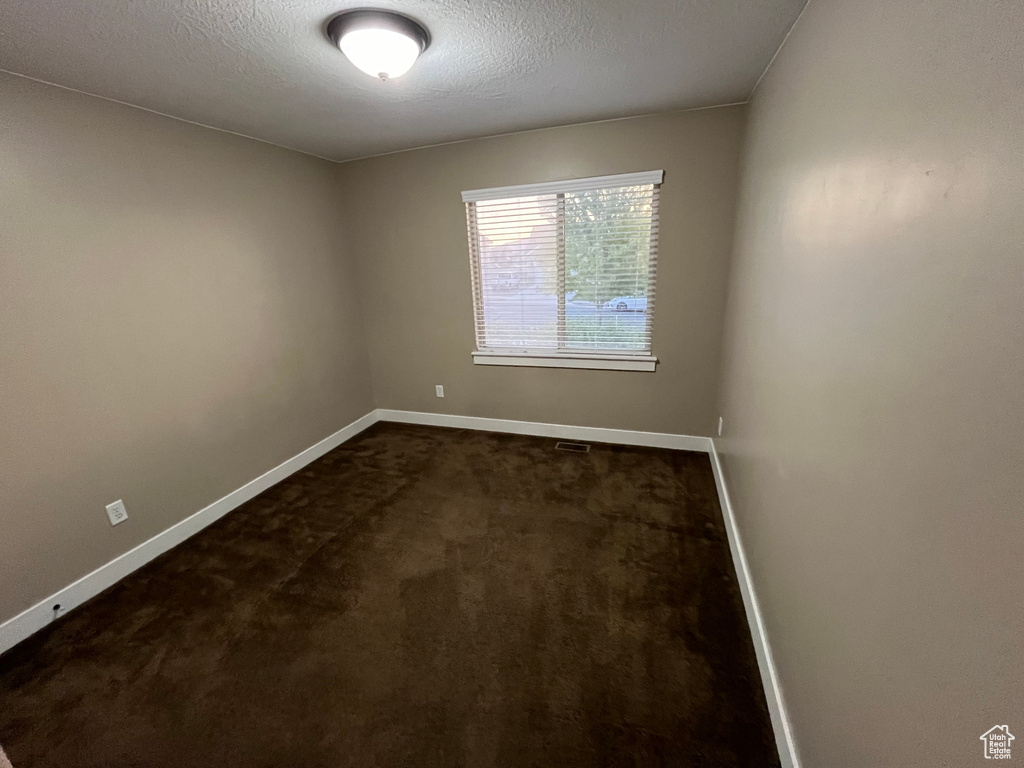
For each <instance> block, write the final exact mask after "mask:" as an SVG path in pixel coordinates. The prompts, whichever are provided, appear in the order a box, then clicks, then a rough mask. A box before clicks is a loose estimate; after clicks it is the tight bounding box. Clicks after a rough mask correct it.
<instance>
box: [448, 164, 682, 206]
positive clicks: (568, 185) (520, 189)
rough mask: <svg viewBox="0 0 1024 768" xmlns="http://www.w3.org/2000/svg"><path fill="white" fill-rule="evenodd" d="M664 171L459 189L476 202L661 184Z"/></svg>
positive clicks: (467, 201)
mask: <svg viewBox="0 0 1024 768" xmlns="http://www.w3.org/2000/svg"><path fill="white" fill-rule="evenodd" d="M664 178H665V172H664V171H640V172H639V173H617V174H614V175H612V176H590V177H589V178H585V179H565V180H564V181H542V182H540V183H538V184H517V185H516V186H512V187H489V188H487V189H470V190H467V191H465V192H463V193H462V202H464V203H475V202H478V201H480V200H501V199H503V198H506V197H529V196H532V195H557V194H558V193H560V192H582V191H585V190H590V189H603V188H606V187H633V186H641V185H643V184H661V183H662V180H663V179H664Z"/></svg>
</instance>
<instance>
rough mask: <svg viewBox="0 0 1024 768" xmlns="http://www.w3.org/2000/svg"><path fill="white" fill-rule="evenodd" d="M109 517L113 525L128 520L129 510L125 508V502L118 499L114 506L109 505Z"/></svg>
mask: <svg viewBox="0 0 1024 768" xmlns="http://www.w3.org/2000/svg"><path fill="white" fill-rule="evenodd" d="M107 517H109V518H110V524H111V525H117V524H118V523H123V522H124V521H125V520H127V519H128V510H127V509H125V508H124V502H123V501H121V500H120V499H118V500H117V501H115V502H114V503H113V504H107Z"/></svg>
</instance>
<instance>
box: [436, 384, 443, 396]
mask: <svg viewBox="0 0 1024 768" xmlns="http://www.w3.org/2000/svg"><path fill="white" fill-rule="evenodd" d="M434 392H435V393H436V394H437V396H438V397H444V385H442V384H435V385H434Z"/></svg>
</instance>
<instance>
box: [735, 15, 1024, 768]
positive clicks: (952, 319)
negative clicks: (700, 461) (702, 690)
mask: <svg viewBox="0 0 1024 768" xmlns="http://www.w3.org/2000/svg"><path fill="white" fill-rule="evenodd" d="M1021 30H1024V5H1022V4H1021V3H1020V2H1019V0H989V1H987V2H982V3H963V2H959V1H958V0H931V2H898V3H893V2H888V1H887V0H811V2H810V5H809V6H808V8H807V10H806V11H805V13H804V16H803V18H802V19H801V20H800V21H799V23H798V24H797V26H796V29H795V30H794V32H793V34H792V35H791V36H790V38H789V41H788V42H787V43H786V45H785V47H784V48H783V50H782V52H781V54H780V55H779V57H778V58H777V60H776V62H775V64H774V65H773V67H772V68H771V70H770V71H769V73H768V75H767V77H766V78H765V80H764V81H763V82H762V84H761V86H760V88H759V90H758V92H757V94H756V96H755V98H754V100H753V103H752V105H751V113H750V122H749V126H748V139H747V145H746V152H745V160H744V173H743V179H742V182H741V203H740V212H739V225H738V231H737V238H736V240H737V245H736V256H735V261H734V267H733V275H732V278H731V288H730V304H729V310H728V321H727V328H728V330H727V345H726V349H727V352H726V355H725V358H726V362H725V365H724V374H723V399H722V408H723V413H724V415H725V431H726V437H727V440H725V441H724V443H723V445H724V447H725V453H726V466H727V473H728V478H729V481H730V485H731V491H732V492H733V495H734V501H735V503H736V507H737V515H738V518H739V525H740V529H741V532H742V534H743V536H744V539H745V543H746V545H747V548H748V550H749V556H750V562H751V566H752V569H753V576H754V580H755V583H756V586H757V589H758V591H759V597H760V598H761V601H762V604H763V608H764V610H765V614H766V621H767V627H768V631H769V636H770V639H771V642H772V646H773V649H774V651H775V653H776V656H777V661H778V664H779V668H780V674H781V680H782V685H783V689H784V692H785V695H786V698H787V700H788V703H789V707H790V710H791V714H792V717H793V720H794V725H795V731H796V736H797V739H798V742H799V746H800V748H801V751H802V754H803V758H804V766H805V768H818V767H819V766H821V767H823V766H831V767H839V766H858V767H861V766H863V768H878V767H879V766H891V767H895V766H939V765H942V766H968V765H982V764H984V763H987V762H989V761H986V760H985V759H984V758H983V756H982V752H981V749H982V743H981V741H979V738H978V737H979V736H980V735H981V734H982V733H983V732H984V731H986V730H988V729H989V728H990V727H992V726H993V725H996V724H1004V723H1005V724H1008V725H1009V726H1010V730H1011V732H1013V733H1015V734H1016V736H1017V741H1016V742H1015V744H1024V740H1022V739H1024V733H1022V731H1024V671H1022V670H1024V665H1022V662H1024V620H1022V617H1024V567H1022V563H1024V556H1022V553H1024V514H1022V513H1024V390H1022V385H1024V46H1022V38H1021ZM1013 751H1014V752H1022V753H1024V747H1018V746H1014V748H1013ZM1022 756H1024V754H1022V755H1017V756H1016V757H1015V758H1014V759H1017V760H1019V759H1021V757H1022Z"/></svg>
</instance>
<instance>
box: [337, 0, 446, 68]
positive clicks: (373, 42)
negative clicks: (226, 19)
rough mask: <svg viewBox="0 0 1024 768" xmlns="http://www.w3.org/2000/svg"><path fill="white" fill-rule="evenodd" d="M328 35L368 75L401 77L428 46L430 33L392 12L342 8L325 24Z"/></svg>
mask: <svg viewBox="0 0 1024 768" xmlns="http://www.w3.org/2000/svg"><path fill="white" fill-rule="evenodd" d="M327 36H328V37H329V38H330V39H331V42H332V43H334V44H335V45H336V46H338V47H339V48H340V49H341V52H342V53H344V54H345V56H347V57H348V60H349V61H351V62H352V63H353V64H355V65H356V66H357V67H358V68H359V69H361V70H362V71H363V72H365V73H366V74H368V75H370V76H371V77H379V78H380V79H381V80H390V79H391V78H394V77H401V76H402V75H404V74H405V73H406V72H408V71H409V69H410V68H411V67H412V65H413V64H415V63H416V59H417V58H418V57H419V55H420V54H421V53H423V52H424V51H425V50H427V46H429V45H430V33H429V32H427V28H426V27H424V26H423V25H422V24H420V23H419V22H418V21H416V20H415V19H410V18H409V17H408V16H403V15H402V14H400V13H395V12H394V11H375V10H366V9H360V10H355V11H345V12H344V13H340V14H338V15H337V16H335V17H334V18H333V19H331V20H330V22H329V23H328V24H327Z"/></svg>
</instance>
